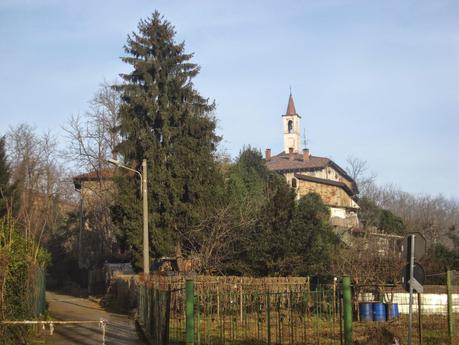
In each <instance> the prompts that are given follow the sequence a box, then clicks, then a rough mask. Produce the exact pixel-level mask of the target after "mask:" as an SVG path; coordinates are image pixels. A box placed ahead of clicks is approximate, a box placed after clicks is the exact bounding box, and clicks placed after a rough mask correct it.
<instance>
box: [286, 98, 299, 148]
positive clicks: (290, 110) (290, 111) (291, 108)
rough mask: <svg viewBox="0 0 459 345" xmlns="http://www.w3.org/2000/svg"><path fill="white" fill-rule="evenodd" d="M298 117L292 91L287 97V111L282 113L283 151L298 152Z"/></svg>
mask: <svg viewBox="0 0 459 345" xmlns="http://www.w3.org/2000/svg"><path fill="white" fill-rule="evenodd" d="M300 119H301V116H300V115H298V114H297V112H296V109H295V103H294V102H293V97H292V93H291V92H290V96H289V98H288V105H287V111H286V113H285V115H282V122H283V127H284V152H285V153H289V152H290V151H293V152H294V153H299V152H300V140H301V134H300Z"/></svg>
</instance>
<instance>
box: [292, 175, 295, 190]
mask: <svg viewBox="0 0 459 345" xmlns="http://www.w3.org/2000/svg"><path fill="white" fill-rule="evenodd" d="M292 188H296V178H294V177H293V178H292Z"/></svg>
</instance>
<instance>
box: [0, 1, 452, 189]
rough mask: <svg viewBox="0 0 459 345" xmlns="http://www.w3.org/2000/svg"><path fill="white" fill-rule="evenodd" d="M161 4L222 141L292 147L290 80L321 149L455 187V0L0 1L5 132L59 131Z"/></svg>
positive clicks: (382, 170)
mask: <svg viewBox="0 0 459 345" xmlns="http://www.w3.org/2000/svg"><path fill="white" fill-rule="evenodd" d="M155 9H158V10H159V11H160V12H161V13H162V14H164V15H165V17H166V18H167V19H168V20H169V21H170V22H172V23H173V24H174V25H175V27H176V30H177V39H178V40H180V41H181V40H184V41H185V42H186V47H187V50H188V51H192V52H194V53H195V57H194V61H195V62H196V63H198V64H200V65H201V66H202V71H201V74H200V75H199V77H198V78H197V79H196V82H195V83H196V87H197V88H198V90H199V91H200V92H201V93H202V94H203V95H204V96H205V97H209V98H210V99H211V100H213V99H215V101H216V103H217V112H216V116H217V118H218V120H219V132H220V134H222V135H223V137H224V140H223V143H222V147H223V148H224V149H226V150H227V151H228V152H229V153H230V154H231V155H232V156H235V155H237V153H238V152H239V150H240V149H241V148H242V147H243V146H244V145H252V146H254V147H257V148H260V149H261V150H263V151H264V149H265V148H266V147H270V148H271V149H272V150H273V152H275V153H277V152H280V151H281V149H282V128H281V114H282V113H283V112H285V109H286V106H287V100H288V94H289V86H290V85H291V86H292V91H293V96H294V99H295V103H296V109H297V111H298V112H299V113H300V114H301V115H302V127H303V128H304V129H305V130H306V133H307V137H308V140H309V147H310V150H311V152H312V154H315V155H323V156H327V157H330V158H332V159H334V160H335V161H336V162H337V163H339V164H341V165H345V159H346V157H348V156H350V155H352V156H357V157H359V158H361V159H364V160H366V161H367V162H368V165H369V167H370V169H371V170H372V171H374V172H375V173H377V176H378V177H377V180H378V182H379V183H381V184H385V183H393V184H396V185H398V186H400V187H401V188H402V189H404V190H406V191H409V192H413V193H420V194H424V193H429V194H435V195H436V194H440V193H441V194H443V195H445V196H447V197H456V198H459V183H458V182H457V180H458V177H459V155H458V151H459V135H458V132H459V2H458V1H442V0H436V1H399V0H397V1H390V0H383V1H369V0H368V1H345V0H343V1H327V0H321V1H319V0H317V1H312V0H311V1H210V0H209V1H172V0H169V1H136V0H129V1H128V0H125V1H96V0H93V1H89V0H82V1H65V0H64V1H63V0H59V1H58V0H42V1H38V0H37V1H33V0H2V1H1V2H0V34H1V37H2V44H1V45H0V104H1V110H0V118H1V123H0V132H5V131H6V130H7V129H8V128H9V127H10V126H14V125H17V124H19V123H22V122H28V123H31V124H34V125H35V126H36V127H37V128H39V129H40V130H42V131H45V130H47V129H51V130H52V131H54V132H55V133H56V134H59V133H61V129H60V128H61V126H62V125H63V124H64V123H65V122H66V120H67V119H68V118H69V116H70V115H71V114H76V113H82V112H84V111H85V110H86V109H87V107H88V101H89V100H90V99H91V97H92V95H93V94H94V92H95V91H96V90H97V88H98V85H99V84H100V83H101V82H102V81H104V80H108V81H111V80H114V79H115V78H116V77H117V75H118V74H119V73H122V72H126V71H127V70H128V66H127V65H125V64H123V63H122V62H121V61H120V59H119V57H120V56H122V55H123V51H122V46H123V44H124V43H125V41H126V36H127V34H128V33H129V32H131V31H133V30H135V29H136V26H137V22H138V21H139V19H140V18H145V17H147V16H149V15H150V14H151V13H152V11H154V10H155Z"/></svg>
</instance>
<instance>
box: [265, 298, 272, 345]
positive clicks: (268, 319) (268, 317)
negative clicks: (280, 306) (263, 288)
mask: <svg viewBox="0 0 459 345" xmlns="http://www.w3.org/2000/svg"><path fill="white" fill-rule="evenodd" d="M269 295H270V294H269V291H268V292H267V293H266V330H267V331H268V345H271V303H270V297H269Z"/></svg>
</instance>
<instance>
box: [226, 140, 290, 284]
mask: <svg viewBox="0 0 459 345" xmlns="http://www.w3.org/2000/svg"><path fill="white" fill-rule="evenodd" d="M226 184H227V196H228V198H229V199H230V202H231V203H233V204H234V210H235V212H234V215H233V217H234V218H242V219H245V220H247V219H249V220H251V221H249V222H247V221H243V220H240V221H239V222H240V223H242V224H245V226H244V227H243V228H241V229H240V231H239V232H238V233H236V234H235V240H234V242H233V245H232V248H233V249H232V255H231V257H230V258H229V260H228V262H227V265H226V267H225V270H226V272H227V273H230V274H238V275H257V276H266V275H279V274H281V273H283V270H282V261H283V260H284V257H285V253H286V251H285V250H286V247H285V244H286V243H287V242H288V239H287V238H286V235H287V231H286V230H287V228H288V226H289V222H290V220H291V216H292V211H293V209H294V207H295V193H294V191H293V189H291V188H290V186H289V185H288V184H287V183H286V181H285V178H284V177H283V176H281V175H279V174H277V173H275V172H272V171H269V170H268V169H267V168H266V165H265V163H264V161H263V158H262V156H261V154H260V152H259V151H257V150H255V149H253V148H251V147H248V148H246V149H244V150H243V151H242V152H241V153H240V155H239V157H238V158H237V161H236V164H235V165H234V166H232V167H231V169H230V171H229V174H228V178H227V182H226Z"/></svg>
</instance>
